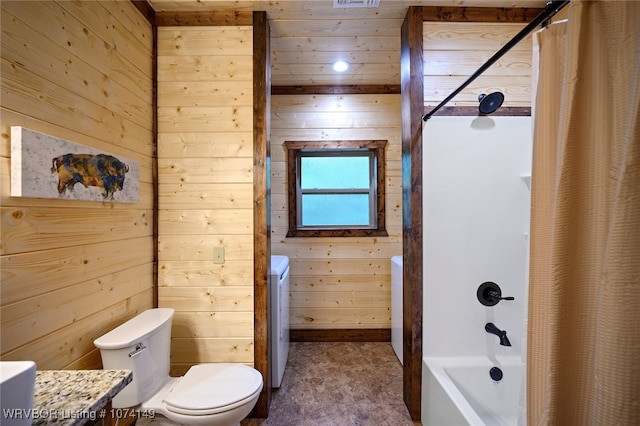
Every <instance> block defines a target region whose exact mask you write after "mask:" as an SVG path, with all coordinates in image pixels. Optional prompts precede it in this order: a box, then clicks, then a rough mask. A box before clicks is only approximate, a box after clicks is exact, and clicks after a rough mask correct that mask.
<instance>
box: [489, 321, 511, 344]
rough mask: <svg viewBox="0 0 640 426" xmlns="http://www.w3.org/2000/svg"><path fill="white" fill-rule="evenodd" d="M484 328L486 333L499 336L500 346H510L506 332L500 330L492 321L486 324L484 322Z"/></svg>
mask: <svg viewBox="0 0 640 426" xmlns="http://www.w3.org/2000/svg"><path fill="white" fill-rule="evenodd" d="M484 329H485V330H486V331H487V333H491V334H495V335H496V336H498V337H499V338H500V344H501V345H502V346H511V342H510V341H509V338H508V337H507V332H506V331H504V330H500V329H499V328H498V327H496V325H495V324H494V323H492V322H488V323H487V324H485V326H484Z"/></svg>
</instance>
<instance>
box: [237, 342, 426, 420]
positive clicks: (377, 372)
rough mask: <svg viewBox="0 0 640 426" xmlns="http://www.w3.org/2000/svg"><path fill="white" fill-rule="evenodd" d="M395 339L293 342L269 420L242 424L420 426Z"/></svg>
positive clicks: (275, 391) (272, 400)
mask: <svg viewBox="0 0 640 426" xmlns="http://www.w3.org/2000/svg"><path fill="white" fill-rule="evenodd" d="M419 424H420V423H414V422H412V421H411V417H410V416H409V412H408V411H407V408H406V406H405V405H404V402H403V400H402V365H401V364H400V362H399V361H398V359H397V358H396V356H395V353H394V352H393V349H392V348H391V344H390V343H349V342H340V343H291V346H290V350H289V359H288V362H287V368H286V370H285V373H284V378H283V380H282V385H281V387H280V389H274V390H273V391H272V398H271V408H270V411H269V418H268V419H245V420H243V422H242V426H384V425H389V426H391V425H393V426H414V425H419Z"/></svg>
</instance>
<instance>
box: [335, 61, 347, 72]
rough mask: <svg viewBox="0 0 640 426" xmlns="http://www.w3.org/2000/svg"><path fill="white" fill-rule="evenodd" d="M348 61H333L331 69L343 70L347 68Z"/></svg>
mask: <svg viewBox="0 0 640 426" xmlns="http://www.w3.org/2000/svg"><path fill="white" fill-rule="evenodd" d="M349 66H350V64H349V62H346V61H336V62H334V63H333V70H334V71H335V72H345V71H346V70H348V69H349Z"/></svg>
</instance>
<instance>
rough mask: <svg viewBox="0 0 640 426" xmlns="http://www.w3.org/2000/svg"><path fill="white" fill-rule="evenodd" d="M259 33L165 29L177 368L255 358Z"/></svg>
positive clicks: (161, 137) (167, 200) (162, 85)
mask: <svg viewBox="0 0 640 426" xmlns="http://www.w3.org/2000/svg"><path fill="white" fill-rule="evenodd" d="M252 37H253V30H252V27H251V26H224V27H215V26H207V27H159V28H158V163H159V172H158V175H159V177H158V179H159V192H160V195H159V196H160V198H159V253H158V258H159V282H158V285H159V289H158V297H159V302H158V303H159V306H161V307H171V308H174V309H175V310H176V315H175V318H174V323H173V337H172V338H173V343H172V354H171V355H172V373H173V374H180V373H182V372H184V371H185V370H186V369H187V368H188V367H189V366H191V365H193V364H198V363H202V362H239V363H246V364H249V365H252V364H253V354H254V348H253V281H254V272H253V252H254V250H253V208H254V207H253V47H252V46H253V42H252V40H253V38H252ZM214 247H224V248H225V261H224V263H223V264H214V263H213V250H214Z"/></svg>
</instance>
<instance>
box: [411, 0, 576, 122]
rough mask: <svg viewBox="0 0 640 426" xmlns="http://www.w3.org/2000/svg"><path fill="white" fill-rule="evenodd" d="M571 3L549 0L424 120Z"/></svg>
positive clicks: (426, 117)
mask: <svg viewBox="0 0 640 426" xmlns="http://www.w3.org/2000/svg"><path fill="white" fill-rule="evenodd" d="M567 4H569V0H561V1H549V2H547V5H546V6H545V8H544V10H543V11H542V12H540V14H539V15H538V16H536V17H535V18H533V20H532V21H531V22H530V23H529V24H528V25H527V26H526V27H524V28H523V29H522V30H521V31H520V32H519V33H518V34H516V35H515V36H514V37H513V38H512V39H511V40H509V42H508V43H507V44H505V45H504V46H502V48H501V49H500V50H498V51H497V52H496V53H495V54H494V55H493V56H492V57H491V58H489V60H488V61H487V62H485V63H484V64H483V65H482V66H481V67H480V68H478V69H477V70H476V72H474V73H473V74H472V75H471V76H470V77H469V78H468V79H467V81H465V82H464V83H462V84H461V85H460V87H458V88H457V89H456V90H454V91H453V92H451V94H450V95H449V96H447V97H446V98H445V100H443V101H442V102H440V103H439V104H438V105H437V106H436V107H435V108H434V109H432V110H431V111H429V113H428V114H425V115H423V116H422V120H423V121H427V120H428V119H430V118H431V116H432V115H433V114H435V113H436V111H438V110H439V109H440V108H442V107H443V106H444V105H445V104H446V103H447V102H449V101H450V100H451V99H453V97H454V96H456V95H457V94H458V93H460V92H461V91H462V89H464V88H465V87H467V86H468V85H469V84H470V83H471V82H472V81H473V80H475V79H476V78H478V77H479V76H480V74H482V73H483V72H485V71H486V70H487V68H489V67H490V66H491V65H493V64H494V63H495V62H496V61H497V60H498V59H500V58H501V57H502V56H503V55H504V54H505V53H507V52H508V51H509V50H511V48H512V47H513V46H515V45H516V44H518V43H519V42H520V41H521V40H522V39H523V38H525V37H526V36H527V35H528V34H529V33H530V32H531V31H533V30H534V29H535V28H536V27H537V26H538V25H540V24H543V23H546V21H548V20H549V19H551V17H552V16H553V15H555V14H556V13H558V12H559V11H560V9H562V8H563V7H565V6H566V5H567Z"/></svg>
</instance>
